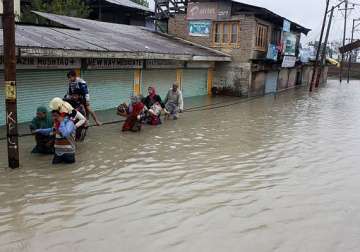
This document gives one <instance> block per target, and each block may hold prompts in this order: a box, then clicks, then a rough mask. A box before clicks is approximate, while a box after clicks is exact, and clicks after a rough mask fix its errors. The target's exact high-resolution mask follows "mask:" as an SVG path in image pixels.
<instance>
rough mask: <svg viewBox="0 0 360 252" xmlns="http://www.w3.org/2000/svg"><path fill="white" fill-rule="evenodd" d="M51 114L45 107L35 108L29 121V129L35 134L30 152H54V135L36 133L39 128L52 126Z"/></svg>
mask: <svg viewBox="0 0 360 252" xmlns="http://www.w3.org/2000/svg"><path fill="white" fill-rule="evenodd" d="M52 124H53V122H52V118H51V114H50V113H49V112H48V110H47V109H46V107H44V106H40V107H38V108H37V110H36V116H35V117H34V119H33V120H32V121H31V124H30V131H31V133H33V134H34V135H35V141H36V146H35V147H34V148H33V150H32V151H31V152H32V153H41V154H52V153H53V152H54V137H52V136H44V135H42V134H39V133H37V132H36V131H37V130H39V129H47V128H50V127H52Z"/></svg>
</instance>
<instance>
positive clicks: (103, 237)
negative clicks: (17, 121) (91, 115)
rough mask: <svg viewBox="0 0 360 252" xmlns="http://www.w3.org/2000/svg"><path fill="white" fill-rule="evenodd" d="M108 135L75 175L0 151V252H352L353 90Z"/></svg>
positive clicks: (355, 245)
mask: <svg viewBox="0 0 360 252" xmlns="http://www.w3.org/2000/svg"><path fill="white" fill-rule="evenodd" d="M119 129H120V125H107V126H103V127H102V128H92V129H91V130H90V133H89V137H88V138H87V140H86V142H85V143H83V144H80V145H79V148H78V155H77V159H78V162H77V164H76V165H74V166H56V167H53V166H51V165H50V157H38V156H31V155H30V154H29V151H30V149H31V145H32V138H31V137H23V138H21V146H22V147H21V159H22V168H21V169H18V170H14V171H12V170H8V169H4V167H5V166H6V158H5V157H6V156H5V155H6V153H5V142H4V141H1V142H0V143H1V153H0V160H1V161H0V251H36V252H38V251H66V252H70V251H101V252H107V251H156V252H158V251H171V252H172V251H179V252H180V251H181V252H182V251H187V252H192V251H194V252H199V251H207V252H208V251H216V252H217V251H226V252H228V251H234V252H235V251H236V252H237V251H256V252H262V251H284V252H289V251H315V252H320V251H326V252H329V251H346V252H348V251H360V197H359V191H360V153H359V152H360V82H352V83H351V84H349V85H348V84H341V85H340V84H339V83H337V82H335V81H330V82H329V83H328V85H327V86H326V87H323V88H321V89H320V90H318V91H317V92H315V93H314V94H312V95H309V94H308V93H307V92H306V91H305V90H294V91H290V92H287V93H283V94H281V95H279V96H278V97H277V98H274V97H271V96H269V97H264V98H260V99H256V100H252V101H249V102H246V103H241V104H237V105H233V106H228V107H222V108H217V109H213V110H205V111H194V112H191V113H190V112H188V113H185V114H184V115H183V116H182V118H181V119H180V120H178V121H169V122H166V123H165V124H164V125H162V126H161V127H159V128H150V127H147V128H145V129H144V131H143V132H141V133H140V134H121V133H120V130H119Z"/></svg>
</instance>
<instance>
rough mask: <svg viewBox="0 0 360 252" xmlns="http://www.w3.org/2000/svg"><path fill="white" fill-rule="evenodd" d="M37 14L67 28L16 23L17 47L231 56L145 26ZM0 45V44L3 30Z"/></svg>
mask: <svg viewBox="0 0 360 252" xmlns="http://www.w3.org/2000/svg"><path fill="white" fill-rule="evenodd" d="M37 14H38V15H41V16H43V17H45V18H48V19H50V20H52V21H54V22H56V23H60V24H62V25H65V26H67V27H69V28H59V27H43V26H28V25H17V26H16V44H17V47H19V48H38V49H49V50H48V51H47V52H51V49H58V50H62V51H67V50H72V51H82V52H83V54H82V55H86V52H87V53H88V54H90V52H91V53H92V55H96V52H97V53H98V54H99V53H107V54H106V55H108V56H107V57H119V55H120V53H122V54H121V55H125V56H126V57H129V58H143V59H146V58H151V59H156V58H159V59H161V58H164V56H166V57H168V58H172V59H180V58H184V59H185V60H201V59H203V58H208V59H209V60H210V59H211V61H230V60H231V58H230V56H229V55H227V54H225V53H222V52H218V51H216V50H213V49H210V48H205V47H201V46H195V45H193V44H191V43H188V42H186V41H182V40H180V39H177V38H173V37H169V36H166V35H164V34H161V33H157V32H154V31H151V30H149V29H147V28H145V27H140V26H130V25H123V24H113V23H106V22H99V21H94V20H88V19H81V18H74V17H66V16H60V15H55V14H48V13H40V12H37ZM0 44H3V40H2V32H1V35H0ZM65 53H66V52H65ZM113 53H118V54H113ZM84 57H85V56H84ZM91 57H95V56H91ZM99 57H100V56H99ZM166 57H165V58H166Z"/></svg>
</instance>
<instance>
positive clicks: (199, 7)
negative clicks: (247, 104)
mask: <svg viewBox="0 0 360 252" xmlns="http://www.w3.org/2000/svg"><path fill="white" fill-rule="evenodd" d="M168 32H169V34H171V35H173V36H177V37H181V38H183V39H185V40H188V41H192V42H194V43H196V44H200V45H203V46H206V47H210V48H214V49H216V50H219V51H222V52H225V53H227V54H229V55H231V59H232V60H231V62H226V63H223V62H219V63H217V64H216V67H215V73H214V85H215V86H218V87H220V88H226V89H229V88H230V89H232V90H233V92H234V94H236V95H245V96H253V95H262V94H265V93H272V92H277V91H278V90H283V89H287V88H291V87H293V86H295V85H296V84H297V83H298V84H300V83H301V81H300V80H301V79H303V78H304V77H302V76H301V75H302V72H303V68H302V65H301V64H300V63H299V62H298V56H299V44H300V38H301V34H304V35H306V34H307V33H308V32H309V30H308V29H306V28H304V27H302V26H300V25H298V24H296V23H294V22H291V21H289V20H288V19H286V18H284V17H281V16H279V15H277V14H275V13H273V12H271V11H269V10H267V9H264V8H261V7H257V6H252V5H248V4H243V3H239V2H234V1H231V0H221V1H209V0H198V1H196V2H195V1H189V2H188V6H187V12H186V13H176V14H174V15H172V16H170V17H169V19H168Z"/></svg>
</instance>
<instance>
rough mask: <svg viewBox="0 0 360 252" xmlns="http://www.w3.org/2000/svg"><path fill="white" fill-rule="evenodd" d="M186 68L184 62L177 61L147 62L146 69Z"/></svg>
mask: <svg viewBox="0 0 360 252" xmlns="http://www.w3.org/2000/svg"><path fill="white" fill-rule="evenodd" d="M183 66H184V62H182V61H176V60H157V59H153V60H146V68H168V69H174V68H181V67H183Z"/></svg>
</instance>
